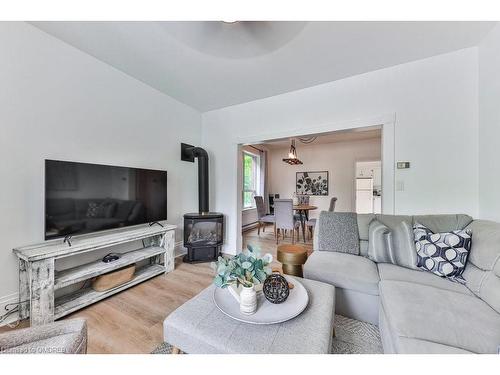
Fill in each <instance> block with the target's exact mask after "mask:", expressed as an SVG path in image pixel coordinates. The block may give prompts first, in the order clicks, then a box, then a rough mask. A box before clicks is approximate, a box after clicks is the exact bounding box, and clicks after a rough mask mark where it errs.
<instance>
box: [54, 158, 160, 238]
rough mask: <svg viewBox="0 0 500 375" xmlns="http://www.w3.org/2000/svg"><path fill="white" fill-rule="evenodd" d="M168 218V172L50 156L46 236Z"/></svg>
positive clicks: (73, 233) (100, 229)
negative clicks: (57, 158)
mask: <svg viewBox="0 0 500 375" xmlns="http://www.w3.org/2000/svg"><path fill="white" fill-rule="evenodd" d="M165 219H167V172H166V171H160V170H153V169H139V168H127V167H115V166H109V165H99V164H87V163H76V162H70V161H59V160H45V239H46V240H49V239H53V238H57V237H65V236H67V235H78V234H84V233H92V232H97V231H102V230H107V229H113V228H121V227H127V226H130V225H138V224H143V223H152V222H155V221H160V220H165Z"/></svg>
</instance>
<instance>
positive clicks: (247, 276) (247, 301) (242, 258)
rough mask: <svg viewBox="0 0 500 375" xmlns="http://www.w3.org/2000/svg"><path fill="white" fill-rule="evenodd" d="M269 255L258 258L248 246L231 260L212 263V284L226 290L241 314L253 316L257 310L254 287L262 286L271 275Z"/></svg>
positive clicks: (256, 253)
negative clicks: (234, 300)
mask: <svg viewBox="0 0 500 375" xmlns="http://www.w3.org/2000/svg"><path fill="white" fill-rule="evenodd" d="M272 261H273V257H272V255H271V254H266V255H264V256H263V257H260V255H259V252H258V251H255V250H254V249H253V248H252V247H251V246H250V245H249V246H248V247H247V250H243V251H242V252H241V253H240V254H238V255H235V256H233V257H231V258H224V257H219V258H218V260H217V262H214V263H212V267H213V269H214V270H215V273H216V275H215V277H214V284H215V286H216V287H218V288H227V289H228V290H229V292H230V293H231V295H232V296H233V297H234V298H235V299H236V300H237V301H238V302H239V303H240V311H241V312H242V313H243V314H247V315H249V314H253V313H254V312H255V311H256V309H257V295H256V288H255V286H256V285H260V284H263V283H264V281H265V280H266V278H267V276H269V275H270V274H271V273H272V270H271V267H270V264H271V262H272Z"/></svg>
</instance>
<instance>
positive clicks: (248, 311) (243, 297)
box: [228, 285, 257, 315]
mask: <svg viewBox="0 0 500 375" xmlns="http://www.w3.org/2000/svg"><path fill="white" fill-rule="evenodd" d="M228 289H229V292H230V293H231V295H232V296H233V297H234V298H235V299H236V301H238V302H239V303H240V312H241V313H242V314H245V315H252V314H254V313H255V311H257V292H256V291H255V288H254V286H253V285H252V286H242V287H241V289H240V288H238V289H236V288H234V287H233V286H229V288H228Z"/></svg>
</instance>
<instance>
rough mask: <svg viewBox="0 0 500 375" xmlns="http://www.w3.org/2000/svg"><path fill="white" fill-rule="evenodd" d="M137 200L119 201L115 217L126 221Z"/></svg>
mask: <svg viewBox="0 0 500 375" xmlns="http://www.w3.org/2000/svg"><path fill="white" fill-rule="evenodd" d="M135 203H136V202H135V201H121V202H118V206H117V208H116V211H115V216H114V217H115V218H116V219H120V220H121V221H126V220H127V218H128V216H129V215H130V212H131V211H132V209H133V208H134V206H135Z"/></svg>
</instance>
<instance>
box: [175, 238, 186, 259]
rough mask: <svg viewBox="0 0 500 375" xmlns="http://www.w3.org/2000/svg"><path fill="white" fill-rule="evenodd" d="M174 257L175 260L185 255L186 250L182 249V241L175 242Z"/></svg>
mask: <svg viewBox="0 0 500 375" xmlns="http://www.w3.org/2000/svg"><path fill="white" fill-rule="evenodd" d="M174 254H175V255H174V256H175V257H176V258H178V257H182V256H184V255H185V254H187V250H186V248H185V247H184V242H183V241H179V242H176V243H175V247H174Z"/></svg>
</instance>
